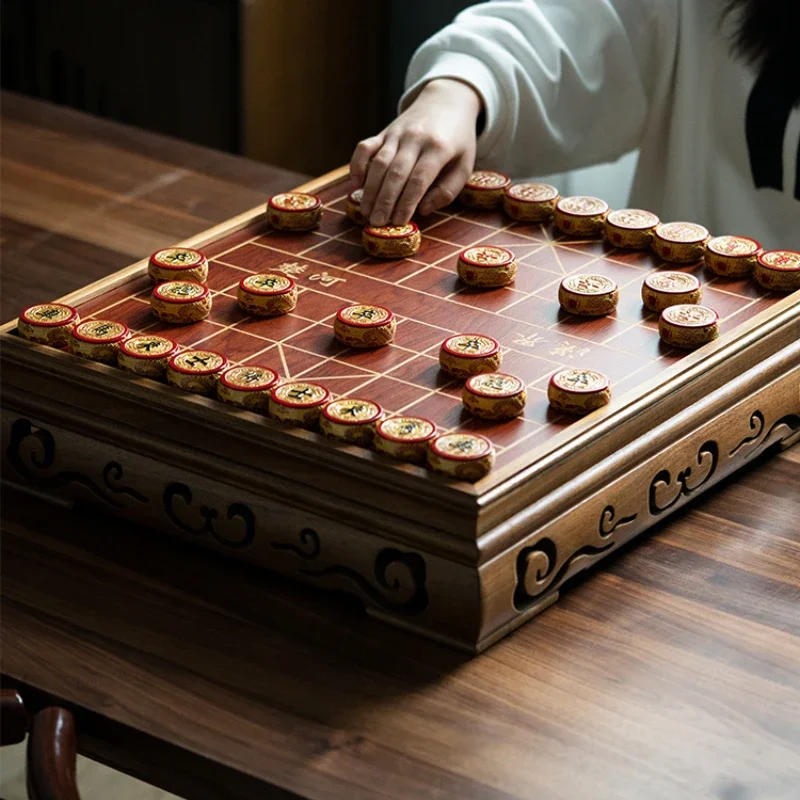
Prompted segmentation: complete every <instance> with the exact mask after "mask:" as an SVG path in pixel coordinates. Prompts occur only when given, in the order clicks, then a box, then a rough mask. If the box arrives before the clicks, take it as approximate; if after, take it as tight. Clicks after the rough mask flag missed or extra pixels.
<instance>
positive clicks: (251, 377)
mask: <svg viewBox="0 0 800 800" xmlns="http://www.w3.org/2000/svg"><path fill="white" fill-rule="evenodd" d="M240 377H241V380H242V381H244V382H245V383H255V382H256V381H257V380H258V379H259V378H260V377H261V375H260V374H259V373H258V372H256V371H255V370H253V369H249V370H247V371H246V372H243V373H241V376H240Z"/></svg>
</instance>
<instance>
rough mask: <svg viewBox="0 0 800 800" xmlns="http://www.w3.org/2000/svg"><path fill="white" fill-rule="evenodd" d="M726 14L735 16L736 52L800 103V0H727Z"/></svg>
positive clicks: (734, 38) (734, 41)
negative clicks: (799, 51)
mask: <svg viewBox="0 0 800 800" xmlns="http://www.w3.org/2000/svg"><path fill="white" fill-rule="evenodd" d="M726 13H727V14H733V15H734V16H735V21H736V33H735V34H734V37H733V48H734V52H735V53H736V54H737V55H738V56H740V57H741V58H743V59H744V60H745V61H746V62H748V63H749V64H751V65H752V66H753V67H755V68H756V69H757V70H758V71H759V72H761V71H764V70H769V72H770V73H772V74H773V75H774V76H776V77H778V79H779V80H780V82H781V83H782V84H783V90H784V91H786V92H788V94H790V95H791V96H793V97H794V99H795V102H796V103H798V102H800V66H798V31H800V0H727V8H726Z"/></svg>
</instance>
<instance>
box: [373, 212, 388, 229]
mask: <svg viewBox="0 0 800 800" xmlns="http://www.w3.org/2000/svg"><path fill="white" fill-rule="evenodd" d="M369 222H370V225H374V226H375V227H376V228H382V227H383V226H384V225H385V224H386V217H384V216H383V215H382V214H376V215H375V216H374V217H370V218H369Z"/></svg>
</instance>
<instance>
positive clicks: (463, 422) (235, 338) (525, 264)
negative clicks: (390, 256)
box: [3, 171, 800, 649]
mask: <svg viewBox="0 0 800 800" xmlns="http://www.w3.org/2000/svg"><path fill="white" fill-rule="evenodd" d="M301 188H302V189H303V190H305V191H314V192H315V193H317V194H319V195H320V197H321V198H322V201H323V203H324V209H325V210H324V214H323V220H322V224H321V226H320V228H319V229H318V230H315V231H313V232H309V233H280V232H277V231H272V230H270V228H269V226H268V225H267V223H266V221H265V220H264V218H263V209H259V210H254V211H253V212H251V213H249V214H245V215H242V217H240V218H236V219H234V220H231V221H230V222H229V223H226V224H223V225H221V226H218V227H217V228H215V229H212V230H211V231H207V232H205V233H203V234H201V235H199V236H198V237H195V238H194V239H192V240H190V241H189V242H187V243H186V244H188V245H190V246H193V247H198V248H199V249H201V250H202V251H203V252H204V253H205V254H206V255H207V256H208V258H209V265H210V270H209V278H208V286H209V288H210V289H211V292H212V296H213V307H212V310H211V313H210V315H209V316H208V318H207V319H205V320H203V321H201V322H196V323H193V324H189V325H181V326H179V325H170V324H167V323H162V322H159V321H158V320H156V319H155V317H154V316H153V315H152V313H151V310H150V305H149V295H150V292H151V289H152V287H151V284H150V282H149V279H148V276H147V273H146V265H145V262H142V263H140V264H137V265H134V266H132V267H130V268H128V269H127V270H123V271H122V272H121V273H118V274H117V275H114V276H111V277H110V278H108V279H106V280H104V281H101V282H99V283H98V284H95V285H93V286H91V287H87V288H86V289H85V290H81V291H79V292H77V293H75V294H73V295H71V296H70V297H67V298H64V302H67V303H69V304H71V305H74V306H75V307H76V308H77V309H78V311H79V313H80V316H81V319H83V320H86V319H91V318H98V319H99V318H103V319H112V320H116V321H119V322H122V323H125V324H126V325H128V326H129V327H130V328H131V330H132V331H136V332H149V333H163V334H165V335H166V336H169V337H171V338H172V339H174V340H176V341H177V342H178V343H179V345H181V346H184V347H192V348H194V347H201V348H203V349H209V350H215V351H218V352H220V353H222V354H224V355H225V356H226V357H227V358H228V360H229V361H230V362H231V364H233V365H237V364H259V365H262V366H267V367H270V368H272V369H274V370H275V371H277V372H278V373H279V374H280V376H281V378H282V379H294V380H297V379H300V380H309V381H314V382H317V383H321V384H323V385H324V386H326V387H327V388H328V389H329V390H330V391H331V392H332V393H333V394H334V395H335V396H357V397H361V398H364V399H368V400H372V401H374V402H377V403H379V404H380V405H381V406H382V407H383V409H384V410H385V412H386V413H387V414H397V413H402V414H405V415H411V416H417V417H425V418H427V419H429V420H431V421H432V422H434V423H435V425H436V426H437V427H438V429H439V431H440V432H445V431H451V430H465V431H473V432H478V433H481V434H482V435H484V436H486V437H487V438H489V439H490V440H491V441H492V443H493V444H494V447H495V450H496V453H497V460H496V464H495V467H494V469H493V470H492V471H491V472H490V473H489V475H488V476H487V477H485V478H483V479H482V480H480V481H479V482H477V483H475V484H467V483H459V482H455V481H451V480H449V479H447V478H443V477H440V476H437V475H434V474H433V473H431V472H430V471H428V470H427V469H425V468H423V467H417V466H412V465H407V464H403V463H401V462H396V461H392V460H391V459H389V458H387V457H383V456H379V455H376V454H375V453H373V452H371V451H370V450H368V449H364V448H359V447H354V446H349V445H345V444H337V443H334V442H332V441H330V440H326V439H325V438H324V437H323V436H321V435H320V434H317V433H312V432H308V431H304V430H301V429H297V428H288V427H284V426H282V425H281V424H279V423H275V422H273V421H271V420H267V419H265V418H263V417H260V416H257V415H254V414H250V413H249V412H242V411H238V410H236V409H232V408H229V407H227V406H223V405H222V404H220V403H218V402H217V401H215V400H210V399H207V398H202V397H199V396H192V395H188V394H185V393H182V392H180V391H179V390H177V389H174V388H172V387H166V386H163V385H161V384H158V383H154V382H151V381H149V380H147V379H143V378H135V377H132V376H130V375H127V374H123V373H121V372H120V371H119V370H115V369H114V368H111V367H106V366H104V365H98V364H95V363H89V362H85V361H82V360H80V359H77V358H75V357H73V356H70V355H68V354H65V353H61V352H57V351H53V350H51V349H48V348H42V347H38V346H35V345H30V344H29V343H27V342H22V341H21V340H19V338H18V337H16V336H14V335H13V330H14V325H13V324H9V325H7V326H5V328H4V329H3V331H4V333H5V336H4V339H5V340H6V341H5V342H4V345H5V347H4V364H3V366H4V370H5V374H6V376H8V375H9V374H10V376H11V378H10V385H8V390H7V391H6V392H5V398H4V399H5V402H4V405H5V406H6V413H5V415H4V426H3V431H4V438H5V446H4V450H5V452H6V459H7V462H10V463H8V464H7V466H10V467H11V468H12V472H14V473H15V474H16V476H17V478H18V479H19V480H20V481H23V482H27V483H29V484H32V485H34V486H36V487H38V488H39V489H40V490H45V491H47V492H52V493H56V494H61V495H67V496H70V497H75V498H77V499H91V500H95V501H96V500H98V499H99V501H100V502H101V503H102V504H104V505H106V506H108V507H109V508H110V509H111V510H113V511H116V512H118V513H122V514H125V515H130V516H134V517H137V518H140V519H142V520H144V521H145V522H148V523H149V524H152V525H154V526H156V527H159V528H162V529H165V530H168V531H169V532H171V533H174V534H176V535H178V536H183V537H184V538H187V539H191V540H195V541H198V542H200V543H202V544H206V545H208V546H217V547H220V548H222V549H223V550H228V551H230V552H234V553H236V554H238V555H239V556H241V557H244V558H248V559H250V560H253V561H256V562H258V563H263V564H265V565H267V566H270V567H272V568H275V569H278V570H279V571H281V572H284V573H286V574H289V575H293V576H295V577H298V578H300V579H302V580H309V581H311V582H315V583H319V584H321V585H325V586H329V587H331V588H341V589H345V590H351V591H354V592H356V593H357V594H359V595H360V596H361V597H362V598H363V599H364V600H365V603H366V605H367V607H368V609H369V610H370V611H372V612H373V613H376V614H378V615H381V616H384V617H386V618H388V619H390V620H392V621H393V622H396V623H397V624H401V625H404V626H405V627H409V628H412V629H416V630H419V631H421V632H423V633H426V634H428V635H432V636H436V637H438V638H440V639H445V640H448V641H451V642H453V643H456V644H458V645H460V646H465V647H468V648H470V649H481V648H483V647H485V646H486V645H487V644H489V643H491V641H494V640H496V639H497V638H499V637H500V636H502V635H503V633H505V632H506V631H507V630H510V629H511V628H513V627H515V626H516V625H517V624H519V623H520V622H521V621H523V620H524V619H527V618H528V617H529V616H531V615H532V614H533V613H536V611H538V610H541V609H542V608H544V607H546V606H547V605H549V603H551V602H553V601H554V600H555V599H556V597H557V594H558V587H559V586H560V585H561V584H562V583H563V582H564V581H565V580H567V579H568V578H569V577H571V576H572V575H574V574H575V573H576V572H578V571H579V570H580V569H583V568H585V567H587V566H590V565H591V564H593V563H594V562H596V561H597V560H599V559H600V558H602V557H603V556H604V555H606V554H607V553H608V552H609V551H611V550H613V549H614V548H615V547H617V546H619V545H620V544H622V543H623V542H624V541H627V540H628V539H630V538H632V537H633V536H634V535H636V534H637V533H639V532H641V531H642V530H644V529H646V528H647V527H649V525H650V524H652V523H654V522H655V521H657V520H658V519H660V518H661V517H662V516H664V515H665V514H667V513H669V511H671V510H673V509H674V508H677V507H679V506H680V505H681V504H683V503H684V502H686V501H688V499H689V498H690V497H691V496H692V495H694V494H697V493H699V492H701V491H702V490H703V489H705V488H707V487H708V486H711V485H713V483H715V482H716V481H717V480H719V479H720V478H721V477H723V476H724V475H726V474H729V473H730V472H732V471H733V470H734V469H736V468H737V467H738V466H740V465H741V464H742V463H744V460H745V459H746V458H750V457H752V455H754V454H755V453H756V452H757V451H758V452H760V451H761V450H763V449H764V448H765V447H767V446H769V445H771V444H773V443H775V442H777V441H781V440H785V441H790V440H792V439H793V438H794V437H795V434H796V432H797V430H798V427H799V426H798V420H799V419H800V417H798V415H800V397H799V396H798V395H799V394H800V392H799V391H798V383H799V380H798V371H800V367H798V364H799V363H800V355H798V342H797V340H798V333H800V321H799V320H800V296H798V295H800V293H796V294H795V295H790V296H787V295H785V294H778V293H770V292H767V291H765V290H764V289H762V288H760V287H759V286H757V285H756V284H755V283H754V282H753V281H751V280H749V279H736V280H730V279H724V278H719V277H716V276H714V275H713V274H712V273H710V272H708V271H707V270H705V268H704V267H703V265H702V263H699V264H694V265H689V266H685V267H676V265H667V264H665V263H663V262H660V261H658V260H657V259H656V257H655V256H653V255H652V254H651V253H650V252H649V251H645V252H642V251H623V250H615V249H613V248H611V247H609V246H608V245H606V244H604V243H603V242H602V241H600V240H597V239H591V240H583V239H575V238H572V239H571V238H566V237H563V236H560V235H556V234H555V233H554V231H553V229H552V227H551V226H549V225H538V224H536V225H534V224H525V223H518V222H513V221H512V220H511V219H510V218H508V217H507V216H506V215H505V214H504V213H503V211H502V210H501V209H500V210H492V211H473V210H468V209H466V208H463V207H459V206H458V205H457V204H456V205H454V206H452V207H450V208H448V209H446V210H445V211H443V212H440V213H436V214H434V215H432V216H431V217H428V218H424V219H422V220H420V221H419V224H420V228H421V231H422V236H423V241H422V246H421V248H420V250H419V252H418V253H416V254H415V255H414V256H413V257H412V258H408V259H402V260H385V259H376V258H371V257H369V256H367V254H366V253H365V251H364V249H363V247H362V245H361V243H360V238H361V229H360V228H358V227H357V226H355V225H354V224H353V223H351V222H350V220H349V219H348V218H347V217H346V216H345V214H344V199H345V196H346V193H347V191H348V183H347V180H346V176H345V175H344V174H343V173H342V171H339V172H337V173H334V174H332V175H330V176H326V177H325V178H322V179H320V180H319V181H316V182H314V183H313V184H311V185H309V186H307V187H301ZM745 233H746V232H745ZM477 244H481V245H499V246H502V247H505V248H508V249H509V250H511V251H512V252H513V253H514V254H515V256H516V258H517V261H518V264H519V270H518V273H517V276H516V280H515V281H514V283H513V285H511V286H510V287H507V288H502V289H494V290H488V291H487V290H479V289H471V288H469V287H467V286H465V285H464V284H463V283H461V282H460V280H459V278H458V275H457V273H456V262H457V259H458V254H459V253H460V252H461V251H462V250H464V249H465V248H467V247H470V246H473V245H477ZM664 269H670V270H675V269H680V270H682V271H686V272H692V273H694V274H696V275H697V277H698V278H700V280H701V281H702V283H703V291H704V295H703V304H704V305H706V306H710V307H711V308H713V309H714V310H716V311H717V312H718V313H719V316H720V329H721V336H720V339H719V340H717V341H716V342H714V343H712V344H710V345H706V346H705V347H703V348H701V349H700V350H698V351H694V352H690V351H681V350H678V349H675V348H670V347H667V346H665V345H664V344H663V343H662V342H661V341H660V340H659V335H658V330H657V317H656V315H654V314H651V313H649V312H647V311H646V310H645V309H644V308H643V306H642V302H641V295H640V289H641V284H642V281H643V279H644V277H645V276H646V275H647V274H649V273H650V272H652V271H654V270H664ZM262 272H282V273H284V274H286V275H288V276H290V277H292V278H294V279H295V280H296V281H297V284H298V287H299V289H300V295H299V299H298V303H297V307H296V309H295V310H294V311H293V312H292V313H290V314H288V315H286V316H282V317H277V318H269V319H266V318H256V317H250V316H248V315H246V314H245V313H244V312H243V311H241V310H240V308H239V307H238V305H237V301H236V289H237V286H238V284H239V281H240V280H241V279H242V278H243V277H246V276H247V275H248V274H256V273H262ZM586 272H590V273H592V274H600V275H605V276H607V277H609V278H612V279H613V280H614V281H616V283H617V284H618V285H619V287H620V301H619V305H618V308H617V310H616V312H615V313H614V314H612V315H610V316H607V317H599V318H579V317H575V316H572V315H569V314H566V313H565V312H564V311H562V310H561V309H560V307H559V304H558V300H557V293H558V286H559V283H560V282H561V280H562V279H563V278H564V277H565V276H567V275H570V274H574V273H586ZM51 299H53V298H42V301H43V302H44V301H48V300H51ZM351 303H369V304H377V305H383V306H386V307H388V308H390V309H391V310H392V311H393V312H394V313H395V315H396V316H397V319H398V327H397V332H396V335H395V339H394V342H393V343H392V344H391V345H389V346H386V347H382V348H379V349H375V350H355V349H352V348H347V347H346V346H344V345H342V344H340V343H339V342H338V341H336V340H335V339H334V337H333V321H334V317H335V314H336V312H337V311H338V309H340V308H341V307H342V306H345V305H348V304H351ZM457 333H483V334H487V335H489V336H491V337H493V338H495V339H497V340H498V341H499V342H500V344H501V346H502V350H503V362H502V367H501V369H502V371H503V372H507V373H511V374H513V375H516V376H518V377H519V378H521V379H522V380H523V381H524V382H525V384H526V385H527V388H528V402H527V406H526V408H525V411H524V413H523V414H522V415H521V416H520V417H518V418H516V419H513V420H511V421H503V422H495V421H486V420H478V419H475V418H472V417H470V415H469V414H468V413H467V412H466V411H465V410H464V407H463V404H462V402H461V391H462V387H463V382H462V381H458V380H456V379H453V378H450V377H449V376H448V375H446V374H445V373H443V372H441V371H440V369H439V364H438V351H439V347H440V345H441V343H442V341H443V340H444V339H446V338H447V337H449V336H452V335H454V334H457ZM9 345H11V346H9ZM577 366H580V367H585V368H588V369H593V370H599V371H601V372H603V373H605V374H606V375H608V377H609V378H610V379H611V383H612V393H613V396H612V401H611V403H610V405H608V406H606V407H605V408H603V409H601V410H600V411H597V412H594V413H593V414H591V415H589V416H588V417H586V418H584V419H580V420H579V419H577V418H575V417H571V416H568V415H565V414H563V413H560V412H558V411H556V410H554V409H553V408H551V407H550V406H549V405H548V401H547V394H546V391H547V383H548V380H549V378H550V376H551V375H552V374H553V373H554V372H555V371H557V370H559V369H562V368H567V367H577ZM6 383H7V384H9V380H8V379H7V380H6ZM56 397H59V398H61V402H60V403H56V402H54V398H56ZM42 431H44V433H42ZM70 478H72V479H70ZM487 587H491V590H490V589H489V588H487ZM456 617H460V618H459V619H456Z"/></svg>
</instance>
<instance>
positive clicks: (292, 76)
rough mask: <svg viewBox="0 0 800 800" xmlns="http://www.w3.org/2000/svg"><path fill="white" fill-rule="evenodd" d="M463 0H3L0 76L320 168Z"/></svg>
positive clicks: (55, 97) (380, 113)
mask: <svg viewBox="0 0 800 800" xmlns="http://www.w3.org/2000/svg"><path fill="white" fill-rule="evenodd" d="M468 5H471V3H470V2H469V0H249V2H245V0H3V1H2V5H1V6H0V8H1V9H2V20H1V21H0V23H1V24H0V30H1V31H2V47H1V49H0V54H1V57H2V70H1V71H0V76H1V77H2V85H3V88H5V89H10V90H13V91H17V92H21V93H24V94H28V95H31V96H35V97H39V98H43V99H47V100H51V101H53V102H55V103H59V104H63V105H67V106H71V107H73V108H77V109H80V110H83V111H88V112H90V113H92V114H96V115H99V116H103V117H108V118H110V119H114V120H117V121H120V122H124V123H128V124H131V125H135V126H139V127H142V128H147V129H149V130H153V131H158V132H160V133H166V134H169V135H172V136H176V137H179V138H182V139H187V140H189V141H193V142H197V143H199V144H204V145H208V146H211V147H215V148H218V149H222V150H227V151H230V152H234V153H243V154H245V155H248V156H251V157H254V158H258V159H260V160H263V161H269V162H271V163H276V164H278V165H280V166H285V167H288V168H292V169H297V170H301V171H304V172H312V173H319V172H323V171H325V170H327V169H332V168H334V167H336V166H338V165H339V164H340V163H343V162H345V161H347V160H348V159H349V155H350V152H351V150H352V147H353V145H354V144H355V142H356V141H357V140H358V139H360V138H363V137H364V136H368V135H370V134H372V133H374V132H376V131H377V130H379V129H380V127H382V126H383V125H385V124H386V122H388V121H389V120H390V119H391V118H392V116H393V115H394V111H395V108H396V104H397V100H398V98H399V96H400V94H401V92H402V86H403V77H404V74H405V69H406V66H407V64H408V61H409V59H410V57H411V54H412V53H413V51H414V50H415V48H416V47H417V46H418V45H419V44H420V43H421V42H422V41H423V40H424V39H425V38H427V36H429V35H430V34H431V33H433V32H434V31H436V30H437V29H439V28H440V27H442V26H444V25H445V24H447V23H448V22H449V21H450V20H451V19H452V18H453V17H454V16H455V14H456V13H458V11H460V10H461V9H463V8H464V7H466V6H468ZM300 127H302V128H303V129H304V135H302V136H298V135H297V130H298V128H300Z"/></svg>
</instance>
